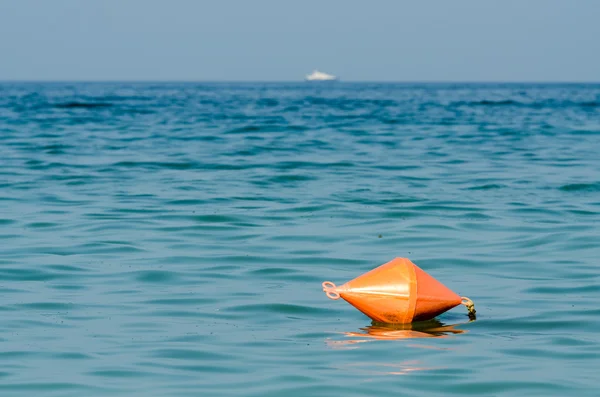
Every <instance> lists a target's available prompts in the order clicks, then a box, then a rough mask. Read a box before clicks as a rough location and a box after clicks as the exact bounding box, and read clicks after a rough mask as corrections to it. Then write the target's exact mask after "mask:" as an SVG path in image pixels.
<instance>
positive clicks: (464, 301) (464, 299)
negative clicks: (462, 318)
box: [460, 296, 477, 320]
mask: <svg viewBox="0 0 600 397" xmlns="http://www.w3.org/2000/svg"><path fill="white" fill-rule="evenodd" d="M460 299H461V301H460V303H462V304H463V305H465V306H466V307H467V310H468V311H469V318H470V319H471V320H475V313H477V311H476V310H475V304H474V303H473V301H472V300H471V299H469V298H467V297H466V296H461V297H460Z"/></svg>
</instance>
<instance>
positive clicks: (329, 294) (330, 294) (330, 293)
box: [321, 281, 340, 300]
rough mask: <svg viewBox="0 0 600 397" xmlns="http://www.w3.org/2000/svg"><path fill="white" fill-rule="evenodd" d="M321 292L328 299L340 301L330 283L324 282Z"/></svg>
mask: <svg viewBox="0 0 600 397" xmlns="http://www.w3.org/2000/svg"><path fill="white" fill-rule="evenodd" d="M321 285H322V286H323V292H325V295H327V297H328V298H329V299H333V300H338V299H340V294H339V293H338V292H337V287H336V286H335V284H334V283H332V282H331V281H325V282H324V283H323V284H321Z"/></svg>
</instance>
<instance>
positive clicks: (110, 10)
mask: <svg viewBox="0 0 600 397" xmlns="http://www.w3.org/2000/svg"><path fill="white" fill-rule="evenodd" d="M599 17H600V1H598V0H576V1H568V0H503V1H499V0H455V1H448V0H429V1H427V0H426V1H414V0H413V1H404V0H373V1H365V0H360V1H359V0H339V1H337V0H336V1H334V0H321V1H316V0H304V1H294V2H292V1H284V0H219V1H201V0H171V1H167V0H160V1H159V0H101V1H100V0H98V1H81V0H52V1H47V0H0V80H163V81H164V80H192V81H198V80H199V81H212V80H226V81H237V80H248V81H281V80H283V81H294V80H301V79H302V78H303V77H304V75H305V74H307V73H310V72H311V71H312V70H313V69H319V70H322V71H324V72H327V73H332V74H335V75H338V76H339V77H340V78H341V79H342V80H347V81H594V82H599V81H600V42H599V38H600V23H599V22H598V18H599Z"/></svg>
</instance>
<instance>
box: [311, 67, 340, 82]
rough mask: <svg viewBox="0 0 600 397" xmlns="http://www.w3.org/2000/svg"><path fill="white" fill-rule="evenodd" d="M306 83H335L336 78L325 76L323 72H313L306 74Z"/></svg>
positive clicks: (329, 75)
mask: <svg viewBox="0 0 600 397" xmlns="http://www.w3.org/2000/svg"><path fill="white" fill-rule="evenodd" d="M305 80H306V81H335V80H338V78H337V77H336V76H334V75H332V74H327V73H323V72H319V71H318V70H314V71H313V72H312V73H311V74H307V75H306V78H305Z"/></svg>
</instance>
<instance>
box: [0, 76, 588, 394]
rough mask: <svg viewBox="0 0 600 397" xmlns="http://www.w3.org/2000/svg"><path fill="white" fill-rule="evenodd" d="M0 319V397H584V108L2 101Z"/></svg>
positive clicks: (513, 101)
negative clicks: (433, 290)
mask: <svg viewBox="0 0 600 397" xmlns="http://www.w3.org/2000/svg"><path fill="white" fill-rule="evenodd" d="M395 257H408V258H410V259H411V260H412V261H413V262H414V263H416V264H417V265H418V266H419V267H421V268H422V269H424V270H425V271H427V272H428V273H429V274H431V275H432V276H433V277H435V278H436V279H438V280H439V281H440V282H442V283H444V284H445V285H446V286H448V287H449V288H451V289H452V290H454V291H455V292H457V293H458V294H460V295H463V296H468V297H469V298H471V299H472V300H473V301H474V302H475V305H476V309H477V319H476V320H475V321H470V320H469V318H468V316H467V312H466V309H465V308H464V307H462V306H460V307H457V308H455V309H453V310H451V311H449V312H447V313H445V314H443V315H441V316H439V317H438V318H437V319H436V320H435V321H430V322H427V323H425V324H416V325H413V326H409V327H406V326H405V327H385V326H381V325H377V324H372V323H371V321H370V320H369V319H368V318H367V317H366V316H364V315H363V314H362V313H360V312H359V311H357V310H356V309H354V308H353V307H352V306H350V305H349V304H347V303H346V302H344V301H343V300H339V301H332V300H329V299H327V297H326V296H325V294H324V293H323V291H322V288H321V283H322V282H323V281H325V280H329V281H332V282H334V283H337V284H341V283H344V282H346V281H348V280H350V279H352V278H354V277H356V276H358V275H360V274H362V273H364V272H366V271H368V270H371V269H372V268H374V267H376V266H379V265H381V264H383V263H385V262H388V261H390V260H391V259H393V258H395ZM0 297H1V298H2V302H1V304H0V314H1V321H0V394H1V395H2V396H32V395H36V396H42V395H43V396H113V395H115V396H116V395H122V396H134V395H135V396H138V395H139V396H214V397H218V396H256V397H259V396H260V397H267V396H286V397H292V396H333V395H338V396H344V397H354V396H379V395H380V396H392V395H393V396H438V395H445V396H467V395H469V396H550V395H556V396H566V395H578V396H598V395H600V386H599V383H598V382H599V380H600V332H599V330H600V303H599V302H600V85H589V84H588V85H584V84H579V85H577V84H562V85H559V84H556V85H544V84H366V83H362V84H358V83H357V84H352V83H343V82H339V83H327V84H310V83H304V84H283V83H281V84H279V83H277V84H275V83H270V84H267V83H265V84H258V83H236V84H233V83H231V84H227V83H214V84H199V83H197V84H196V83H164V84H163V83H2V84H0Z"/></svg>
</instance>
